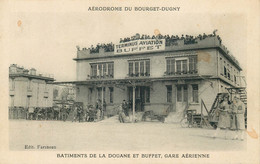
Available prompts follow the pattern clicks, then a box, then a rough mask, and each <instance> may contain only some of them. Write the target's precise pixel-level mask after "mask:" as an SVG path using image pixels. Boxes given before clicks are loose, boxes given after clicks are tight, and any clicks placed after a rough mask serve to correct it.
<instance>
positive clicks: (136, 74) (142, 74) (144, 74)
mask: <svg viewBox="0 0 260 164" xmlns="http://www.w3.org/2000/svg"><path fill="white" fill-rule="evenodd" d="M149 76H150V73H148V72H145V73H131V74H127V77H149Z"/></svg>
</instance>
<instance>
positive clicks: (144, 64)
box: [128, 60, 150, 77]
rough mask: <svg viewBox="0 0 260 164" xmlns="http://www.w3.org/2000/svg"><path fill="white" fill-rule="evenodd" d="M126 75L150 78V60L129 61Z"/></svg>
mask: <svg viewBox="0 0 260 164" xmlns="http://www.w3.org/2000/svg"><path fill="white" fill-rule="evenodd" d="M128 75H129V76H130V77H134V76H136V77H139V76H150V60H138V61H129V63H128Z"/></svg>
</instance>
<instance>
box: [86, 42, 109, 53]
mask: <svg viewBox="0 0 260 164" xmlns="http://www.w3.org/2000/svg"><path fill="white" fill-rule="evenodd" d="M100 48H103V49H104V51H105V52H113V51H114V44H113V43H106V44H105V43H103V44H99V43H98V44H97V45H96V47H94V46H93V45H91V47H90V48H89V49H90V53H99V49H100Z"/></svg>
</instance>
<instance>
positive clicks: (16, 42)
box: [7, 10, 247, 81]
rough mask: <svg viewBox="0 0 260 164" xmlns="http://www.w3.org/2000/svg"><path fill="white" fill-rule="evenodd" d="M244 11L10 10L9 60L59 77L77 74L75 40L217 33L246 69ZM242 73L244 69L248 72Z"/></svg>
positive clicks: (89, 41)
mask: <svg viewBox="0 0 260 164" xmlns="http://www.w3.org/2000/svg"><path fill="white" fill-rule="evenodd" d="M246 23H247V22H246V16H245V15H243V14H239V13H230V14H227V13H224V14H223V13H193V14H191V13H185V12H179V13H178V12H160V14H158V13H156V12H90V11H82V10H80V11H79V12H75V11H73V12H53V11H52V12H37V11H34V10H33V11H30V12H28V11H26V10H17V11H13V12H12V13H11V14H10V15H9V23H8V30H9V31H10V33H9V37H8V42H7V43H8V44H7V45H8V47H9V48H8V54H9V64H13V63H14V64H18V65H20V66H24V67H25V68H31V67H33V68H35V69H37V70H38V71H40V72H43V73H48V74H53V75H54V78H55V79H56V81H73V80H75V79H76V62H75V61H74V60H72V59H73V58H75V57H76V53H77V51H76V46H77V45H78V46H80V47H81V48H83V47H90V46H91V45H96V44H97V43H110V42H113V43H117V42H119V40H120V38H124V37H130V36H132V35H135V34H136V33H140V34H149V35H153V33H154V30H155V29H158V30H159V31H160V33H161V34H162V35H166V34H169V35H171V34H174V35H179V36H180V35H181V34H184V35H186V34H188V35H194V36H196V35H198V34H203V33H206V34H211V33H212V32H213V30H214V29H218V32H217V34H218V35H220V37H221V38H222V42H223V44H224V45H225V46H226V47H227V48H228V49H229V50H230V52H231V53H232V54H233V55H234V56H235V57H236V58H237V60H238V61H239V62H240V64H241V66H242V68H243V69H244V72H245V73H246V67H247V65H246V63H247V57H246V56H247V54H246V44H247V43H246V42H247V40H246V37H247V36H246V35H247V29H246V28H247V24H246ZM245 73H244V74H245Z"/></svg>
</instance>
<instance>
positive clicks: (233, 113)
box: [213, 95, 245, 140]
mask: <svg viewBox="0 0 260 164" xmlns="http://www.w3.org/2000/svg"><path fill="white" fill-rule="evenodd" d="M216 114H217V115H218V116H219V121H218V127H217V130H216V132H215V134H214V136H213V137H214V138H215V137H218V136H219V132H220V130H221V129H223V130H225V131H224V132H225V136H224V138H225V139H228V135H227V133H228V131H229V130H231V131H232V132H234V133H235V134H233V135H232V136H233V137H232V139H234V140H237V139H240V140H243V139H244V130H245V104H244V103H243V102H242V101H241V100H240V98H239V96H238V95H235V96H234V100H233V101H232V102H230V101H229V96H228V95H225V96H224V97H223V99H222V100H221V102H220V105H219V107H218V108H217V110H216Z"/></svg>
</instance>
